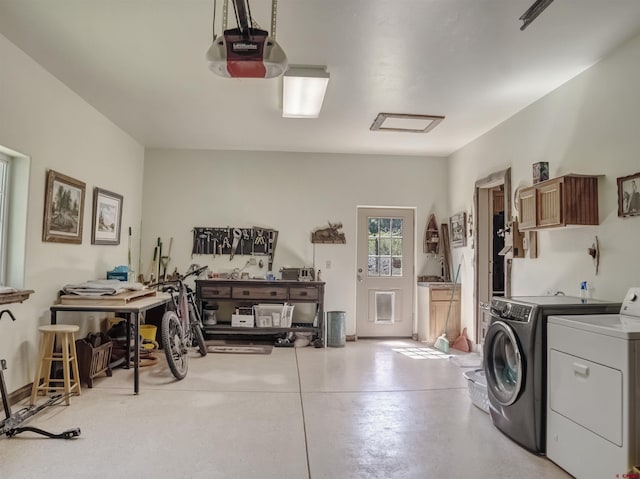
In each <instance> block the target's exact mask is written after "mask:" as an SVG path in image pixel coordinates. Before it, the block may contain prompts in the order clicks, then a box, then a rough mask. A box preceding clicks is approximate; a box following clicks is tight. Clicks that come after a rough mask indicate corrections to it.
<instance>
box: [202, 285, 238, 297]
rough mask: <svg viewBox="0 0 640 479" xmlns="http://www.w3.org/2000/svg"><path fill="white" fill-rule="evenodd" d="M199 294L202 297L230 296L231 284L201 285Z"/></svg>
mask: <svg viewBox="0 0 640 479" xmlns="http://www.w3.org/2000/svg"><path fill="white" fill-rule="evenodd" d="M200 295H201V297H202V298H203V299H210V298H230V297H231V286H203V287H202V289H201V290H200Z"/></svg>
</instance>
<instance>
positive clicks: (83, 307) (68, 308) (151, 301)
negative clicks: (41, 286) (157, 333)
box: [50, 293, 171, 394]
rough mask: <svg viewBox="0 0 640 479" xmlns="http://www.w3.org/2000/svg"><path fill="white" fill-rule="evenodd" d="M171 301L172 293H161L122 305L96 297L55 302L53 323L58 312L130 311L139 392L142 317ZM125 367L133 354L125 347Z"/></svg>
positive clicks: (134, 375) (129, 319)
mask: <svg viewBox="0 0 640 479" xmlns="http://www.w3.org/2000/svg"><path fill="white" fill-rule="evenodd" d="M169 301H171V295H169V294H164V293H159V294H157V295H156V296H150V297H144V298H140V299H136V300H135V301H131V302H129V303H127V304H122V305H107V304H100V300H98V299H96V300H95V302H93V303H89V302H87V303H84V304H54V305H53V306H51V308H50V310H51V324H56V323H57V314H58V312H60V311H62V312H76V313H128V316H127V338H130V337H131V328H132V327H133V328H134V332H135V335H134V345H133V393H134V394H138V392H139V390H140V377H139V363H140V335H139V334H138V331H139V330H140V319H141V317H142V318H144V316H145V314H146V312H147V311H149V310H150V309H153V308H157V307H158V306H163V305H166V304H167V303H168V302H169ZM125 351H126V353H125V368H128V367H129V364H130V361H131V356H130V351H129V348H128V347H126V348H125Z"/></svg>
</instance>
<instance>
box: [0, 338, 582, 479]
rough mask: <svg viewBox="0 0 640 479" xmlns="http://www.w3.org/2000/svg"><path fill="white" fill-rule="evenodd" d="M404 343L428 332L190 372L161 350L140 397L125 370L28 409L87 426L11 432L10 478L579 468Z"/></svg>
mask: <svg viewBox="0 0 640 479" xmlns="http://www.w3.org/2000/svg"><path fill="white" fill-rule="evenodd" d="M406 347H423V345H422V344H420V343H416V342H413V341H397V340H394V341H391V340H384V341H374V340H359V341H358V342H355V343H347V346H346V347H345V348H327V349H314V348H312V347H308V348H298V349H294V348H274V349H273V352H272V353H271V354H270V355H261V354H255V355H247V354H209V355H207V356H206V357H204V358H201V357H199V356H198V355H197V354H196V353H194V355H193V357H192V358H191V361H190V367H189V373H188V375H187V377H186V378H185V379H184V380H182V381H175V380H174V379H173V376H171V373H170V372H169V370H168V368H167V367H166V363H165V362H164V358H163V357H162V358H161V361H159V363H158V364H157V365H155V366H152V367H150V368H143V369H141V375H140V378H141V379H140V388H141V389H140V394H139V395H138V396H134V395H133V394H132V391H133V371H132V370H124V369H118V370H115V371H114V375H113V377H111V378H107V377H105V378H97V379H96V381H95V382H94V387H93V389H87V388H84V389H83V390H82V395H81V396H80V397H74V398H72V399H71V406H68V407H67V406H57V407H55V408H52V409H49V411H47V412H43V413H40V414H39V415H38V416H36V417H34V418H33V419H32V420H31V421H30V422H29V425H32V426H36V427H40V428H43V429H47V430H50V431H53V432H60V431H62V430H64V429H67V428H70V427H76V426H78V427H80V428H81V429H82V435H81V436H80V437H79V438H78V439H75V440H70V441H64V440H52V439H40V436H35V435H32V434H31V433H23V434H21V435H19V436H17V437H15V438H12V439H8V438H0V478H1V479H5V478H11V479H13V478H45V477H46V478H62V477H67V478H69V477H70V478H76V477H77V478H84V477H95V478H118V477H119V478H128V479H130V478H260V479H266V478H279V479H282V478H285V479H289V478H292V479H304V478H312V479H316V478H318V479H319V478H327V479H329V478H330V479H343V478H367V479H368V478H380V479H382V478H384V479H389V478H402V479H408V478H416V479H417V478H420V479H423V478H445V479H446V478H455V479H458V478H461V477H477V478H513V477H519V478H539V477H545V478H567V477H570V476H568V475H567V474H566V473H565V472H563V471H562V470H561V469H560V468H558V467H557V466H555V465H554V464H553V463H552V462H550V461H549V460H547V459H546V458H544V457H538V456H536V455H533V454H531V453H529V452H527V451H525V450H524V449H522V448H520V447H519V446H518V445H516V444H515V443H513V442H512V441H511V440H509V439H508V438H507V437H505V436H504V435H503V434H502V433H501V432H500V431H498V430H497V429H495V428H494V427H493V425H492V423H491V419H490V417H489V415H488V414H485V413H484V412H483V411H481V410H480V409H478V408H476V407H475V406H474V405H472V403H471V401H470V398H469V393H468V390H467V385H466V380H465V379H464V378H463V376H462V373H463V372H464V371H465V369H464V368H461V367H458V366H456V365H455V364H453V363H452V362H451V361H450V360H448V359H413V358H411V357H408V356H406V355H404V354H401V353H400V352H396V351H394V348H406ZM14 410H15V407H14Z"/></svg>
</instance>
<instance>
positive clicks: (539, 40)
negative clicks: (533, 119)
mask: <svg viewBox="0 0 640 479" xmlns="http://www.w3.org/2000/svg"><path fill="white" fill-rule="evenodd" d="M221 3H222V0H219V2H218V8H219V9H220V7H221ZM532 3H533V0H279V1H278V22H277V41H278V43H280V45H281V46H282V47H283V49H284V50H285V52H286V54H287V56H288V59H289V63H291V64H310V65H327V67H328V71H329V72H330V74H331V81H330V83H329V88H328V90H327V96H326V99H325V103H324V106H323V109H322V112H321V115H320V118H319V119H312V120H310V119H291V118H282V115H281V104H282V94H281V89H282V80H281V79H280V78H277V79H271V80H262V79H226V78H221V77H218V76H216V75H215V74H213V73H212V72H211V71H209V69H208V65H207V62H206V60H205V53H206V51H207V49H208V47H209V45H210V44H211V39H212V36H211V21H212V12H213V0H0V33H2V34H3V35H5V36H6V37H7V38H8V39H9V40H11V41H12V42H13V43H15V44H16V45H18V46H19V47H20V48H21V49H23V50H24V51H25V52H26V53H27V54H29V55H30V56H31V57H33V58H34V59H35V60H36V61H37V62H38V63H40V64H41V65H43V66H44V67H45V68H46V69H47V70H49V71H50V72H51V73H52V74H53V75H55V76H56V77H58V78H59V79H60V80H61V81H63V82H64V83H65V84H66V85H68V86H69V87H70V88H71V89H73V90H74V91H76V92H77V93H78V94H79V95H80V96H82V97H83V98H84V99H85V100H86V101H87V102H89V103H90V104H92V105H93V106H94V107H95V108H97V109H98V110H99V111H101V112H102V113H103V114H104V115H106V116H107V117H109V118H110V119H111V120H112V121H113V122H114V123H116V124H117V125H119V126H120V127H121V128H122V129H123V130H125V131H126V132H128V133H129V134H130V135H131V136H133V137H134V138H136V139H137V140H138V141H140V142H141V143H142V144H143V145H145V146H147V147H157V148H165V147H166V148H197V149H241V150H273V151H307V152H336V153H340V152H341V153H366V154H372V153H374V154H400V155H424V156H446V155H449V154H450V153H452V152H454V151H455V150H457V149H459V148H461V147H462V146H464V145H465V144H467V143H468V142H470V141H471V140H473V139H474V138H476V137H478V136H480V135H482V134H483V133H485V132H486V131H488V130H490V129H491V128H492V127H494V126H496V125H497V124H499V123H500V122H502V121H504V120H505V119H507V118H508V117H510V116H511V115H513V114H514V113H516V112H517V111H519V110H521V109H522V108H524V107H525V106H527V105H528V104H530V103H532V102H533V101H535V100H536V99H538V98H540V97H541V96H543V95H545V94H546V93H548V92H549V91H551V90H553V89H555V88H556V87H558V86H559V85H561V84H562V83H564V82H566V81H567V80H568V79H570V78H572V77H573V76H575V75H576V74H578V73H580V72H581V71H583V70H584V69H585V68H588V67H589V66H590V65H592V64H593V63H595V62H597V61H598V60H599V59H600V58H601V57H602V56H603V55H605V54H606V53H608V52H609V51H611V50H612V49H613V48H615V47H616V46H618V45H619V44H621V43H622V42H624V41H626V40H628V39H629V38H631V37H632V36H635V35H636V34H637V33H638V32H640V1H638V0H555V2H553V3H552V4H551V5H550V6H549V7H548V8H547V9H546V10H545V11H544V12H543V13H542V14H541V15H540V16H539V17H538V18H537V19H536V20H535V21H534V22H533V23H532V24H531V25H530V26H529V27H528V28H527V29H526V30H524V31H520V25H521V22H520V21H519V20H518V18H519V17H520V16H521V15H522V14H523V13H524V11H525V10H527V8H528V7H529V6H530V5H531V4H532ZM230 8H231V6H230ZM251 8H252V10H253V17H254V19H255V20H257V21H258V23H259V24H260V25H261V26H262V27H263V28H265V29H267V30H268V29H269V24H270V8H271V1H270V0H251ZM218 18H220V17H218ZM232 26H235V21H234V20H232V19H231V18H230V20H229V28H231V27H232ZM216 30H217V31H218V32H219V31H220V30H221V23H220V22H218V24H217V26H216ZM379 112H390V113H416V114H431V115H444V116H446V119H445V120H444V121H443V122H442V123H441V124H440V125H438V126H437V127H436V128H435V129H434V130H432V131H431V132H430V133H428V134H416V133H395V132H371V131H370V130H369V127H370V126H371V123H372V122H373V120H374V119H375V117H376V115H377V114H378V113H379Z"/></svg>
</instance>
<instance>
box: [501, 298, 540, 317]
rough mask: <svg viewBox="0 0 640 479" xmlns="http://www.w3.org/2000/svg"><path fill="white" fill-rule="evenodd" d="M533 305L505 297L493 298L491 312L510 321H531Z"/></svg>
mask: <svg viewBox="0 0 640 479" xmlns="http://www.w3.org/2000/svg"><path fill="white" fill-rule="evenodd" d="M532 311H533V306H532V305H530V304H520V303H514V302H513V301H510V300H508V299H504V298H493V299H492V300H491V314H492V315H493V316H497V317H499V318H502V319H508V320H510V321H522V322H523V323H526V322H529V320H530V319H531V312H532Z"/></svg>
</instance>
